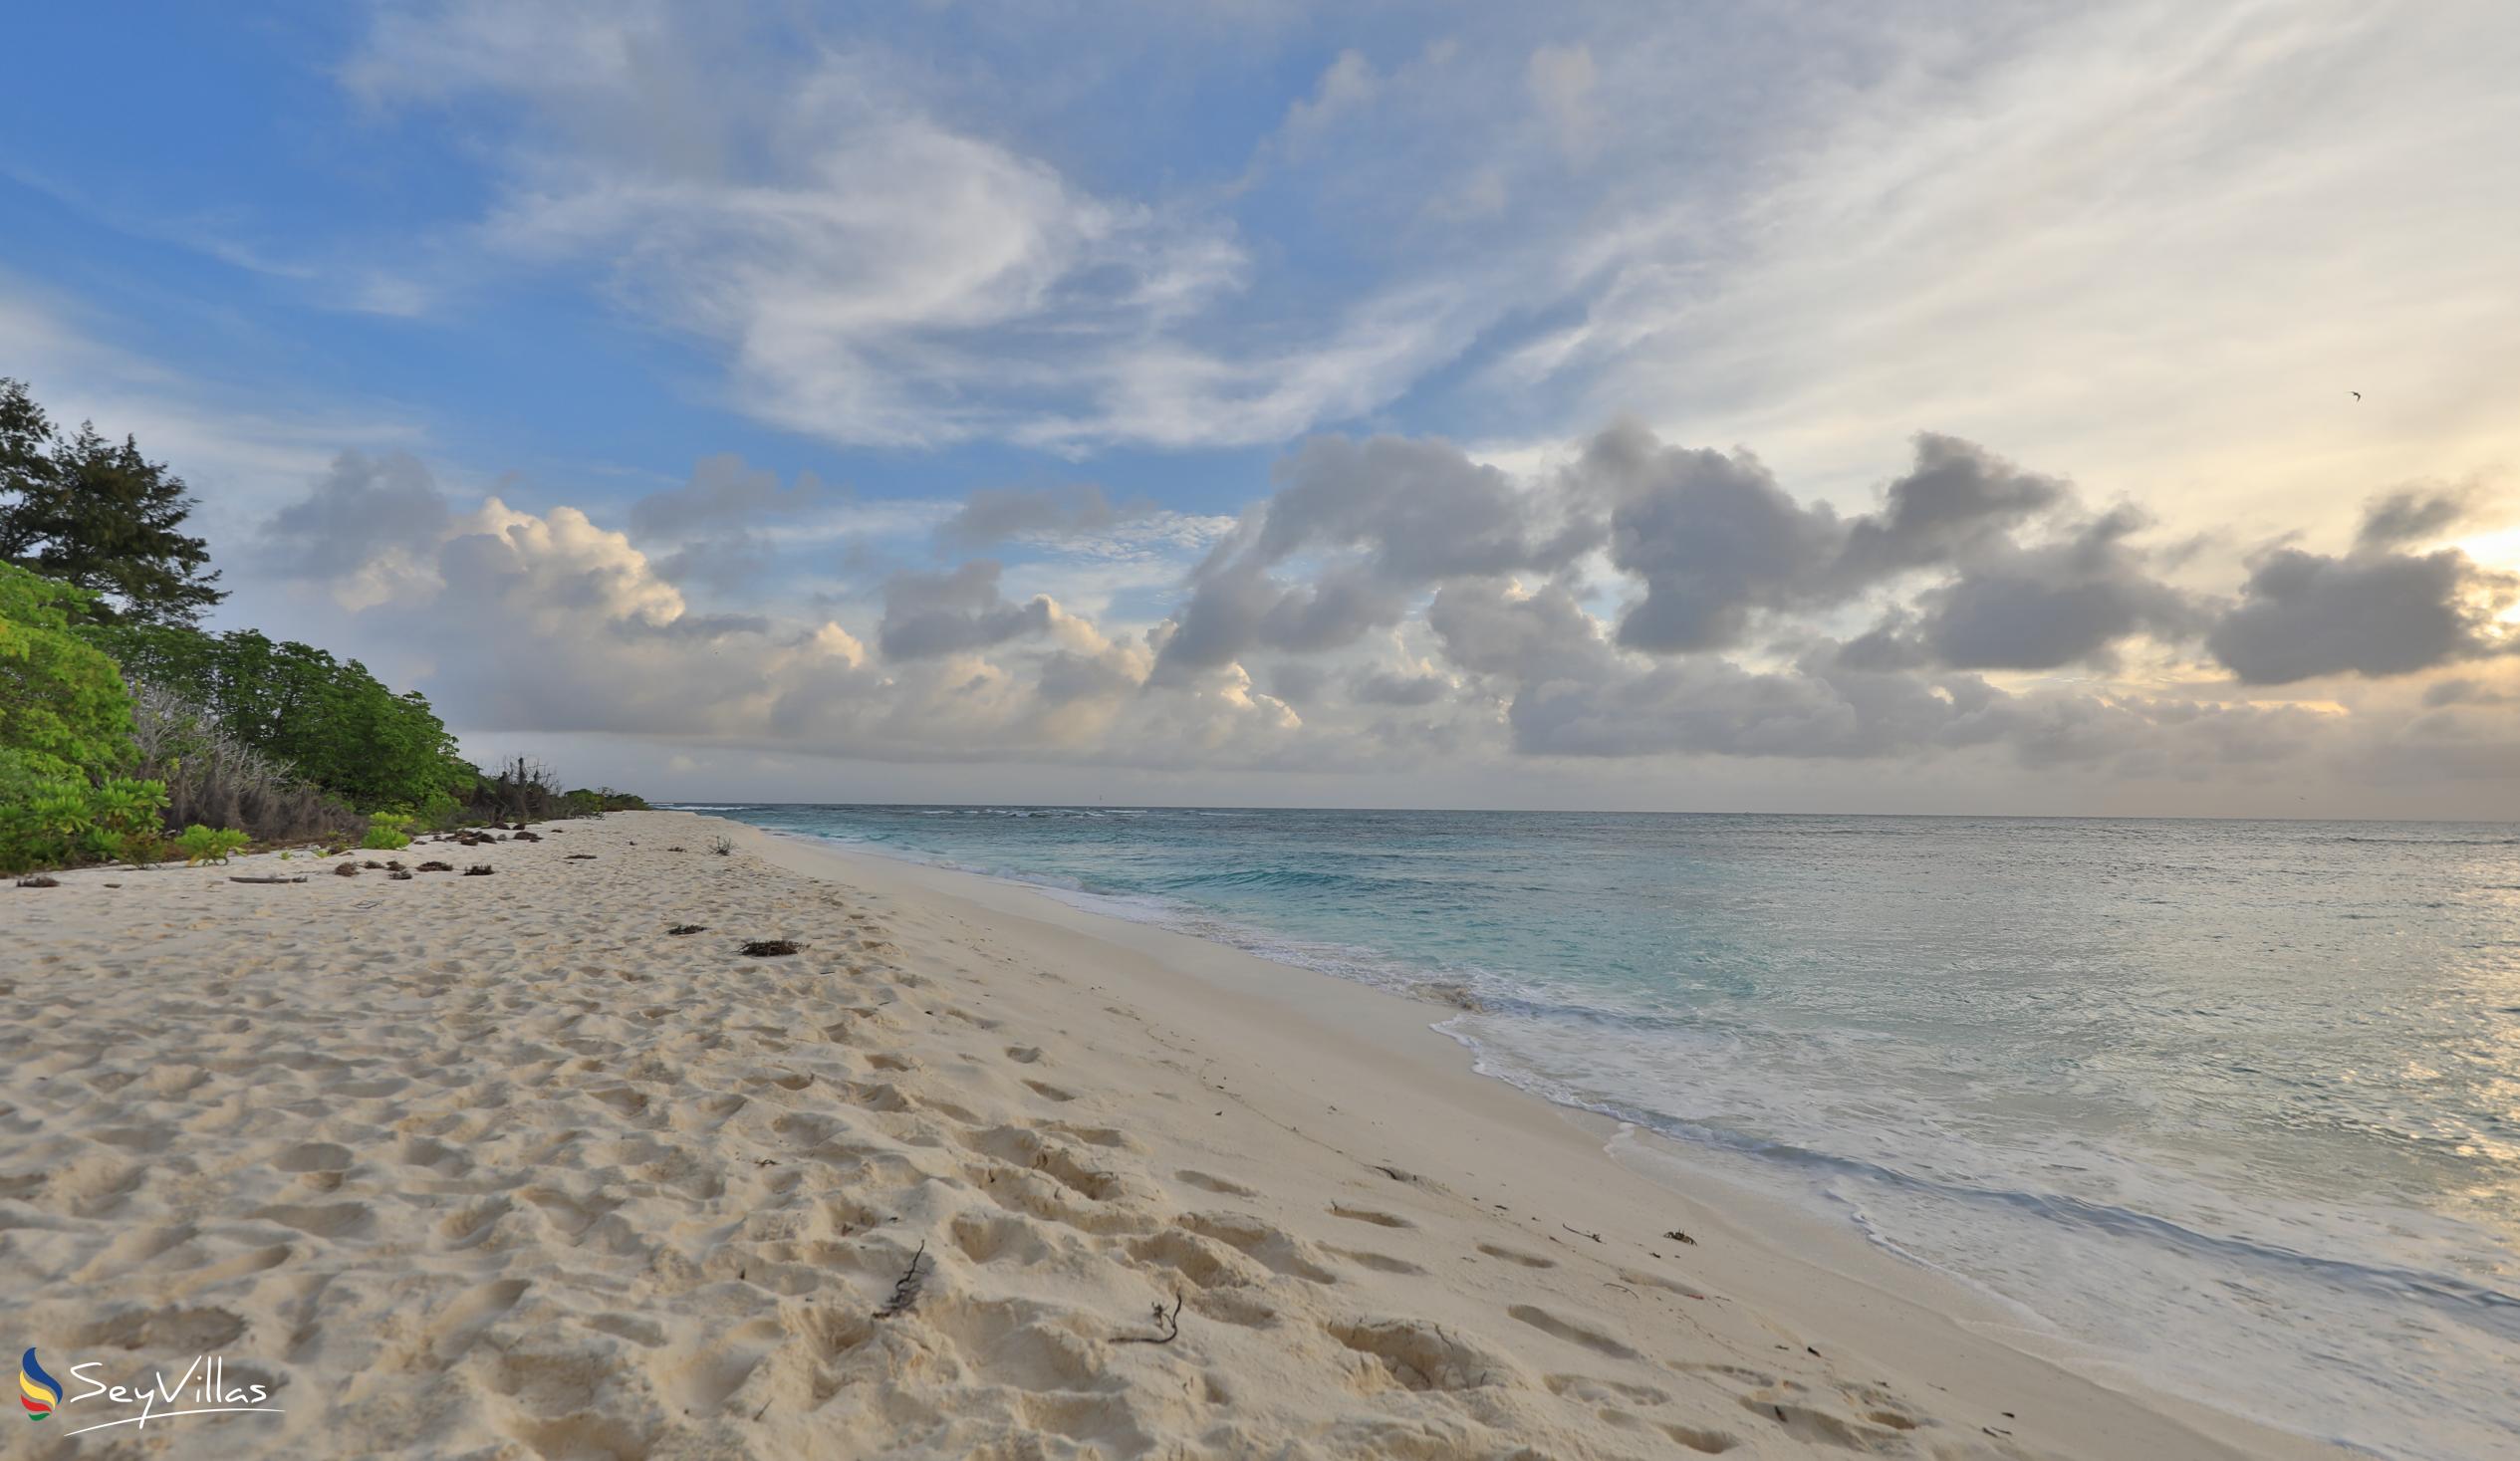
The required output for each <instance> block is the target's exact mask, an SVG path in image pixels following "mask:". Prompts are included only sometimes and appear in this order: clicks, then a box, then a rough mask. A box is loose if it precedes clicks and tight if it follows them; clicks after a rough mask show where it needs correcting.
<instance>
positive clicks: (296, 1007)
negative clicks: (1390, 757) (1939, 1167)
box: [0, 812, 2332, 1461]
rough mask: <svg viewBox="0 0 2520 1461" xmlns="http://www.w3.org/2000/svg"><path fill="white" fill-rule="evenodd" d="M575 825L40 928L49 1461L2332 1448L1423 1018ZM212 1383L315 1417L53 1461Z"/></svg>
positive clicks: (1254, 965) (76, 899)
mask: <svg viewBox="0 0 2520 1461" xmlns="http://www.w3.org/2000/svg"><path fill="white" fill-rule="evenodd" d="M542 831H543V832H544V833H545V834H546V836H545V837H544V840H543V841H541V842H538V843H501V844H499V845H496V846H493V847H487V848H474V849H456V848H452V847H446V846H438V845H428V846H419V847H414V848H412V849H410V850H409V851H407V852H402V853H399V854H394V855H397V856H399V857H400V858H401V860H403V861H405V862H406V863H409V864H413V865H416V864H417V863H418V862H419V861H420V860H422V859H423V858H427V857H432V856H441V857H444V858H445V859H446V860H449V861H452V862H454V863H456V864H457V865H458V866H461V865H464V864H468V863H472V862H486V863H489V864H491V865H493V866H494V867H495V868H496V869H497V871H496V874H495V875H493V876H490V877H465V876H461V875H459V874H454V873H427V874H421V875H419V876H417V877H415V878H413V879H411V880H408V881H393V880H388V879H387V877H386V875H385V874H384V873H383V872H382V871H371V872H366V873H364V874H363V875H361V876H358V877H340V876H334V875H329V863H326V862H321V861H319V862H316V863H314V864H313V865H312V866H311V867H310V864H309V863H308V861H307V859H305V858H303V857H300V858H297V859H293V860H292V861H291V862H289V863H285V864H284V863H281V862H280V861H278V860H277V859H276V858H275V857H272V856H258V857H254V858H246V859H239V860H238V862H237V863H236V864H234V865H232V866H228V867H205V868H190V869H185V868H165V869H160V870H156V871H149V872H132V871H127V870H100V869H91V870H87V871H82V872H78V873H73V874H65V875H64V876H63V878H62V885H61V886H60V887H57V888H49V889H22V888H15V887H0V947H5V948H6V950H7V958H6V964H5V967H4V968H0V1009H5V1010H6V1011H7V1016H6V1020H5V1023H0V1072H4V1073H5V1074H0V1307H5V1309H6V1311H7V1312H8V1313H9V1314H10V1315H11V1316H12V1317H13V1320H14V1326H13V1328H12V1330H11V1334H12V1335H13V1336H15V1337H16V1339H17V1342H18V1345H19V1346H20V1347H23V1346H25V1345H28V1344H33V1345H36V1346H37V1347H38V1348H39V1349H40V1351H41V1353H42V1355H43V1361H42V1362H43V1364H44V1365H45V1367H46V1368H47V1369H48V1370H49V1371H50V1372H52V1373H53V1374H54V1375H56V1376H57V1377H59V1378H61V1379H62V1381H63V1382H64V1384H65V1387H66V1390H67V1399H68V1403H66V1404H64V1405H63V1406H62V1407H61V1409H60V1411H59V1413H57V1414H56V1415H54V1416H52V1417H50V1418H49V1419H47V1420H45V1421H42V1422H38V1423H34V1424H29V1423H24V1422H21V1421H16V1420H12V1421H10V1422H8V1423H7V1431H8V1433H9V1435H10V1441H9V1454H13V1455H26V1456H37V1457H48V1458H49V1457H73V1456H81V1457H86V1456H115V1455H126V1454H128V1455H138V1454H147V1455H165V1456H254V1455H292V1456H354V1455H362V1456H364V1455H401V1456H414V1457H417V1456H430V1457H440V1456H464V1457H555V1458H558V1457H568V1458H599V1457H600V1458H632V1457H648V1456H654V1457H739V1456H781V1457H787V1456H795V1457H861V1456H957V1457H958V1456H978V1457H992V1458H1006V1461H1013V1458H1035V1457H1041V1458H1048V1457H1087V1456H1097V1457H1106V1458H1123V1457H1204V1456H1224V1457H1239V1456H1263V1457H1307V1458H1310V1457H1320V1458H1333V1457H1406V1458H1427V1461H1433V1458H1451V1457H1492V1458H1506V1457H1595V1456H1598V1457H1637V1458H1643V1457H1654V1456H1673V1455H1693V1454H1701V1453H1722V1454H1728V1455H1734V1456H1752V1457H1775V1456H1802V1455H1823V1456H1834V1455H1844V1454H1846V1453H1848V1452H1850V1451H1852V1452H1857V1453H1863V1454H1876V1455H1893V1456H1929V1457H1974V1456H1987V1457H2029V1456H2058V1457H2124V1458H2183V1457H2237V1456H2313V1455H2327V1454H2332V1453H2330V1452H2328V1451H2326V1450H2325V1449H2324V1448H2321V1447H2318V1446H2315V1445H2313V1444H2311V1443H2309V1442H2305V1441H2299V1440H2295V1439H2293V1438H2291V1437H2288V1436H2285V1435H2282V1434H2279V1433H2276V1432H2272V1431H2269V1430H2266V1429H2263V1428H2261V1427H2258V1426H2255V1425H2253V1424H2250V1423H2248V1422H2245V1421H2242V1420H2239V1419H2236V1418H2232V1417H2229V1416H2224V1415H2222V1414H2220V1413H2218V1412H2213V1411H2208V1410H2203V1409H2200V1408H2198V1407H2195V1406H2192V1405H2188V1404H2185V1403H2183V1402H2177V1401H2172V1400H2169V1399H2166V1398H2163V1397H2159V1396H2156V1395H2152V1394H2149V1393H2146V1392H2144V1391H2142V1390H2141V1389H2140V1388H2137V1387H2135V1386H2133V1385H2132V1384H2130V1383H2128V1382H2126V1381H2124V1380H2123V1379H2121V1378H2120V1377H2117V1376H2115V1375H2111V1374H2109V1373H2107V1372H2105V1371H2104V1370H2101V1369H2099V1368H2098V1367H2095V1366H2092V1365H2088V1364H2083V1363H2078V1362H2076V1361H2074V1360H2072V1359H2071V1358H2070V1357H2064V1358H2057V1357H2041V1356H2039V1355H2036V1354H2033V1353H2031V1352H2029V1350H2028V1348H2027V1347H2024V1346H2022V1345H2017V1344H2015V1343H2013V1342H2009V1341H2008V1335H2007V1331H2006V1328H2005V1326H2006V1320H2005V1317H2004V1316H2003V1315H2001V1314H2000V1313H1998V1312H1996V1311H1995V1310H1994V1309H1993V1308H1992V1307H1991V1306H1990V1305H1988V1304H1986V1303H1984V1302H1983V1301H1981V1300H1979V1299H1977V1298H1976V1297H1975V1296H1973V1295H1972V1294H1970V1293H1969V1292H1968V1291H1966V1290H1964V1289H1962V1288H1960V1287H1958V1286H1957V1285H1953V1284H1948V1283H1944V1282H1941V1281H1939V1280H1937V1279H1935V1278H1934V1277H1932V1276H1931V1275H1927V1274H1925V1273H1922V1272H1920V1271H1916V1270H1913V1269H1911V1268H1909V1267H1907V1266H1905V1265H1902V1264H1900V1263H1898V1262H1896V1261H1895V1260H1893V1259H1891V1258H1890V1257H1888V1256H1886V1255H1883V1254H1881V1253H1879V1252H1876V1251H1874V1250H1872V1249H1870V1248H1868V1247H1866V1246H1865V1245H1863V1244H1862V1243H1860V1242H1858V1241H1856V1240H1854V1239H1853V1238H1851V1237H1850V1236H1848V1235H1846V1234H1844V1233H1842V1232H1839V1231H1836V1230H1833V1229H1830V1228H1827V1227H1826V1226H1824V1225H1823V1224H1821V1223H1819V1222H1817V1221H1813V1220H1807V1219H1805V1218H1803V1217H1801V1216H1800V1215H1798V1214H1795V1213H1792V1212H1788V1211H1784V1210H1781V1209H1779V1208H1776V1207H1772V1206H1770V1205H1768V1204H1766V1203H1764V1202H1762V1201H1760V1200H1758V1199H1756V1198H1752V1197H1749V1196H1745V1195H1743V1194H1738V1193H1733V1192H1730V1191H1728V1190H1724V1189H1719V1188H1717V1187H1714V1186H1712V1185H1707V1186H1704V1187H1702V1188H1695V1187H1692V1188H1690V1189H1689V1190H1686V1191H1680V1190H1675V1189H1674V1188H1673V1187H1672V1186H1670V1185H1663V1184H1662V1183H1658V1182H1656V1181H1653V1180H1648V1179H1647V1178H1646V1177H1645V1176H1643V1175H1641V1174H1640V1173H1639V1172H1638V1171H1637V1170H1633V1169H1632V1168H1631V1167H1630V1166H1627V1165H1623V1164H1622V1163H1621V1162H1620V1161H1618V1160H1614V1159H1613V1158H1612V1157H1611V1156H1610V1155H1608V1154H1606V1152H1605V1149H1604V1148H1605V1145H1606V1143H1607V1142H1609V1141H1611V1140H1612V1139H1613V1137H1614V1134H1615V1133H1612V1132H1611V1131H1609V1130H1608V1129H1607V1127H1606V1126H1605V1125H1604V1124H1603V1123H1600V1122H1590V1123H1586V1122H1579V1121H1578V1120H1576V1119H1571V1118H1569V1117H1568V1116H1567V1115H1566V1114H1564V1113H1562V1112H1560V1111H1558V1110H1556V1109H1554V1108H1552V1107H1550V1106H1548V1105H1545V1104H1543V1103H1541V1102H1540V1101H1538V1100H1536V1099H1534V1098H1532V1097H1529V1096H1524V1095H1523V1094H1521V1093H1519V1092H1516V1091H1513V1090H1511V1089H1509V1088H1507V1087H1505V1086H1503V1085H1501V1084H1499V1083H1496V1082H1492V1081H1489V1080H1486V1079H1484V1078H1481V1077H1478V1076H1476V1075H1474V1074H1472V1072H1471V1071H1470V1070H1469V1065H1468V1060H1467V1058H1466V1056H1465V1055H1464V1053H1463V1052H1462V1051H1461V1050H1460V1049H1459V1048H1458V1047H1456V1046H1454V1045H1453V1044H1452V1043H1450V1042H1449V1041H1447V1040H1445V1039H1444V1038H1443V1037H1442V1036H1440V1035H1438V1034H1436V1033H1433V1032H1432V1031H1430V1030H1429V1029H1428V1028H1427V1027H1428V1026H1429V1025H1431V1024H1432V1023H1434V1022H1436V1021H1437V1020H1440V1019H1441V1018H1442V1015H1443V1012H1442V1011H1441V1010H1439V1009H1436V1008H1433V1007H1429V1006H1424V1005H1418V1004H1414V1003H1410V1002H1407V1001H1404V1000H1401V999H1398V998H1395V997H1392V996H1387V995H1384V994H1381V993H1377V992H1375V991H1371V990H1367V989H1364V988H1360V987H1355V986H1351V985H1347V984H1342V983H1339V982H1337V981H1334V980H1330V979H1327V978H1325V977H1322V976H1319V975H1315V974H1311V973H1308V972H1305V971H1301V970H1294V969H1288V968H1283V967H1280V966H1276V965H1271V964H1266V963H1263V962H1261V961H1258V960H1256V959H1252V958H1250V957H1247V956H1245V955H1242V954H1239V953H1236V952H1233V951H1231V950H1227V949H1223V948H1220V947H1214V946H1210V945H1206V944H1202V943H1199V942H1196V941H1194V940H1191V939H1187V938H1184V937H1181V936H1178V935H1175V934H1171V933H1167V932H1163V931H1160V930H1155V929H1151V928H1145V927H1138V926H1134V925H1128V924H1121V923H1116V922H1112V921H1109V920H1104V919H1101V918H1097V917H1095V916H1094V915H1091V914H1087V913H1083V912H1079V911H1076V910H1073V909H1070V908H1067V907H1065V906H1062V905H1060V904H1058V903H1056V902H1054V901H1052V900H1050V899H1048V898H1046V897H1042V896H1038V895H1036V894H1034V893H1032V892H1030V891H1028V890H1026V889H1022V888H1019V887H1015V886H1012V885H1007V884H1000V883H993V882H989V881H986V880H984V879H979V878H974V877H968V876H963V875H961V874H955V873H950V872H942V871H936V870H931V869H927V868H922V867H914V866H910V865H907V864H902V863H894V862H887V861H882V860H880V859H874V858H868V857H861V856H855V855H846V854H842V853H839V852H829V851H825V850H822V849H819V848H814V847H809V846H806V845H803V844H800V843H795V842H787V841H781V840H777V839H773V838H770V837H768V836H766V835H763V834H760V833H756V832H751V831H748V830H745V829H742V828H738V827H735V826H733V825H732V824H727V823H722V822H718V821H714V820H709V819H703V818H700V817H697V816H693V815H690V814H684V813H661V812H659V813H636V814H618V815H615V816H613V817H610V818H607V819H604V820H602V821H591V822H572V823H563V824H554V825H552V826H549V827H546V828H544V829H542ZM720 836H729V837H732V838H733V839H734V841H735V844H736V850H735V852H734V853H733V855H731V856H723V857H721V856H714V855H710V854H709V852H708V851H707V849H708V845H709V843H710V842H711V841H712V840H713V839H715V838H717V837H720ZM354 855H356V856H360V857H363V858H364V857H368V856H376V857H378V858H381V857H382V856H383V855H385V854H354ZM284 870H285V871H290V872H295V871H300V870H311V871H313V872H314V873H315V874H316V875H314V876H312V877H310V879H309V880H308V881H307V882H305V883H302V884H298V883H291V884H281V885H253V884H242V883H237V882H233V881H231V880H230V878H231V876H233V875H238V874H265V873H272V872H279V871H284ZM676 923H693V924H702V925H706V931H705V932H701V933H697V934H692V935H688V936H680V937H676V936H668V935H667V934H666V932H665V929H666V927H667V926H668V925H670V924H676ZM751 938H788V939H793V940H796V941H797V942H799V943H801V944H803V945H804V949H803V951H802V952H801V953H799V954H797V955H795V956H792V957H785V958H766V959H752V958H744V957H740V956H739V955H738V954H737V953H736V951H735V950H736V945H737V944H738V943H739V942H740V941H742V940H745V939H751ZM1675 1170H1676V1169H1675ZM1671 1180H1673V1179H1672V1178H1671V1177H1670V1176H1669V1175H1668V1174H1667V1173H1666V1174H1664V1182H1669V1181H1671ZM1682 1180H1683V1181H1684V1178H1683V1179H1682ZM1678 1232H1685V1233H1686V1234H1688V1235H1689V1238H1690V1239H1692V1240H1693V1241H1689V1242H1683V1241H1681V1240H1679V1239H1677V1238H1674V1237H1672V1236H1670V1235H1671V1234H1674V1233H1678ZM922 1252H923V1254H924V1257H923V1258H921V1259H920V1260H919V1262H918V1268H917V1272H918V1274H919V1278H918V1279H917V1280H916V1281H915V1282H914V1283H913V1284H911V1285H909V1286H908V1288H909V1289H911V1290H914V1291H915V1292H914V1293H906V1292H903V1291H902V1290H901V1289H900V1288H899V1287H898V1286H899V1285H900V1281H901V1279H902V1276H903V1275H904V1273H905V1271H908V1270H909V1268H910V1266H911V1264H912V1261H913V1256H914V1255H917V1254H920V1253H922ZM896 1293H902V1296H903V1297H904V1298H905V1299H906V1303H905V1304H903V1305H902V1306H901V1307H900V1308H899V1311H898V1312H897V1313H895V1314H892V1315H890V1316H889V1317H880V1316H879V1311H880V1310H882V1309H884V1308H886V1307H887V1305H888V1301H890V1300H891V1299H892V1298H893V1297H894V1296H895V1295H896ZM1176 1299H1177V1300H1178V1302H1179V1305H1180V1308H1179V1312H1178V1319H1177V1338H1173V1339H1170V1340H1169V1341H1168V1342H1164V1343H1141V1342H1131V1340H1134V1339H1151V1338H1154V1337H1157V1336H1160V1335H1163V1334H1166V1333H1171V1332H1173V1327H1172V1326H1171V1325H1169V1324H1158V1323H1157V1322H1156V1321H1155V1319H1154V1317H1153V1316H1152V1315H1151V1314H1150V1310H1152V1309H1154V1308H1156V1307H1158V1306H1159V1307H1161V1308H1163V1309H1165V1310H1169V1309H1170V1308H1171V1307H1172V1306H1173V1304H1174V1302H1175V1300H1176ZM196 1355H201V1356H216V1357H218V1358H221V1359H223V1360H224V1363H225V1370H224V1374H225V1378H224V1381H223V1383H224V1384H225V1385H226V1386H227V1387H230V1388H234V1387H238V1386H242V1385H248V1384H259V1385H262V1386H264V1387H266V1388H267V1389H268V1390H269V1391H270V1395H271V1398H270V1399H269V1401H268V1403H269V1404H270V1405H271V1406H275V1407H277V1409H278V1411H279V1413H269V1412H263V1411H241V1412H236V1413H223V1414H205V1415H193V1416H176V1417H173V1418H165V1419H158V1420H153V1421H152V1422H151V1423H149V1424H148V1425H147V1426H146V1427H145V1428H143V1427H141V1426H137V1425H120V1426H112V1427H110V1428H106V1429H101V1430H92V1431H89V1432H88V1433H87V1434H84V1435H78V1436H75V1437H74V1436H73V1435H71V1434H70V1433H71V1432H73V1431H76V1430H80V1429H82V1428H84V1427H87V1426H91V1425H98V1424H103V1423H104V1422H107V1421H112V1420H117V1419H121V1418H124V1417H126V1416H131V1415H136V1414H137V1413H138V1407H136V1406H129V1405H125V1406H118V1405H116V1404H115V1403H114V1402H113V1400H112V1399H111V1397H108V1396H101V1395H90V1396H87V1397H86V1398H82V1394H81V1392H82V1389H83V1386H82V1385H81V1384H79V1383H75V1382H73V1380H72V1371H73V1366H81V1367H83V1368H84V1370H85V1373H86V1374H87V1375H93V1376H95V1377H97V1378H98V1379H99V1380H100V1381H106V1382H113V1383H131V1382H134V1381H137V1382H140V1383H145V1382H146V1381H147V1380H148V1379H149V1377H150V1374H151V1372H152V1371H156V1370H165V1371H167V1372H168V1374H169V1377H170V1378H171V1377H172V1376H173V1375H174V1374H177V1373H180V1372H181V1371H183V1370H184V1369H185V1367H186V1366H187V1365H189V1364H190V1363H191V1362H192V1359H193V1356H196ZM159 1408H160V1409H172V1408H182V1407H181V1406H177V1405H163V1406H160V1407H159Z"/></svg>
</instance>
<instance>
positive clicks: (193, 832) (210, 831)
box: [175, 822, 253, 863]
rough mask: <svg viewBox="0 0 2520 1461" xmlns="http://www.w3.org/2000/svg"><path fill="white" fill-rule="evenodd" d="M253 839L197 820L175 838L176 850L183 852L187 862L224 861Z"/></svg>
mask: <svg viewBox="0 0 2520 1461" xmlns="http://www.w3.org/2000/svg"><path fill="white" fill-rule="evenodd" d="M252 841H253V839H252V838H250V837H247V836H246V835H245V834H243V833H241V832H236V831H233V830H231V829H228V828H224V827H203V826H202V825H201V824H200V823H198V822H196V823H194V824H192V825H191V826H190V827H187V828H185V829H184V830H183V836H181V837H179V838H177V839H175V851H176V852H181V853H183V859H184V861H185V862H187V863H201V862H224V861H226V860H227V859H228V854H229V853H231V852H238V851H240V850H242V849H243V848H244V846H245V845H246V844H247V843H250V842H252Z"/></svg>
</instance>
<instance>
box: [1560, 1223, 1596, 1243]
mask: <svg viewBox="0 0 2520 1461" xmlns="http://www.w3.org/2000/svg"><path fill="white" fill-rule="evenodd" d="M1558 1226H1559V1227H1561V1228H1566V1230H1567V1231H1568V1232H1570V1233H1573V1234H1574V1235H1575V1236H1577V1237H1579V1238H1590V1239H1592V1240H1593V1241H1594V1242H1596V1243H1599V1242H1600V1241H1602V1235H1601V1234H1599V1233H1588V1232H1585V1231H1584V1230H1583V1229H1582V1228H1568V1227H1567V1225H1566V1224H1564V1223H1560V1224H1558Z"/></svg>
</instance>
